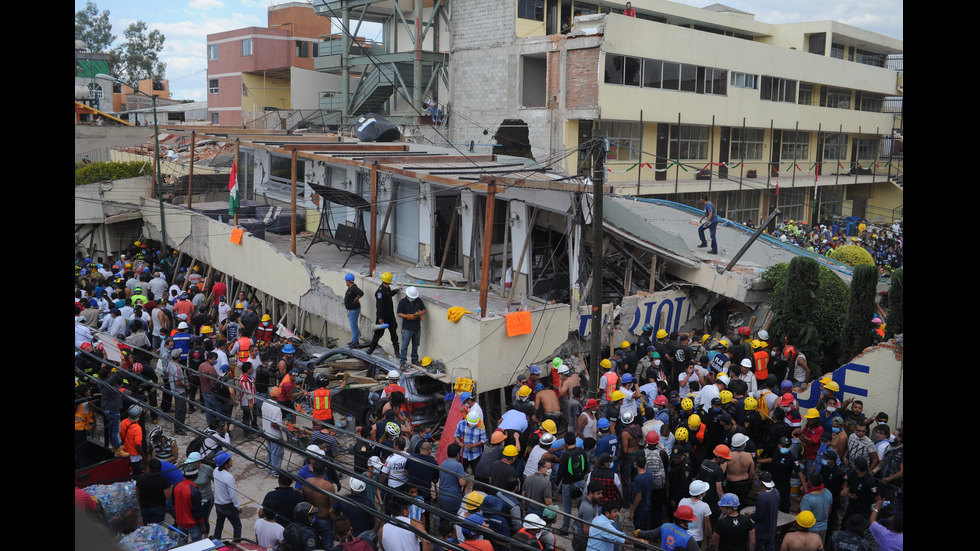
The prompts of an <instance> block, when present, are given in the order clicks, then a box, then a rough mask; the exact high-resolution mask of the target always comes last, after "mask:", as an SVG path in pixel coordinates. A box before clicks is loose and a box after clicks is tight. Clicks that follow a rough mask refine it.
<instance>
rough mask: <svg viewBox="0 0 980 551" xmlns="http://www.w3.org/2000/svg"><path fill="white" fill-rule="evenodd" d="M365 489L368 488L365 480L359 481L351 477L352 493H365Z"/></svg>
mask: <svg viewBox="0 0 980 551" xmlns="http://www.w3.org/2000/svg"><path fill="white" fill-rule="evenodd" d="M364 488H367V484H365V483H364V481H363V480H358V479H356V478H353V477H351V479H350V491H352V492H354V493H355V494H359V493H361V492H363V491H364Z"/></svg>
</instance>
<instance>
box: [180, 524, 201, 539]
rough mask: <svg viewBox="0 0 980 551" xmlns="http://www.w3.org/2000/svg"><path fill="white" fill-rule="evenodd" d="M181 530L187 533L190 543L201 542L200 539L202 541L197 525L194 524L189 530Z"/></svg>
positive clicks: (199, 528)
mask: <svg viewBox="0 0 980 551" xmlns="http://www.w3.org/2000/svg"><path fill="white" fill-rule="evenodd" d="M181 530H184V531H185V532H187V537H188V538H189V539H190V540H191V541H201V540H202V539H204V534H203V533H201V527H200V526H199V525H197V524H195V525H194V526H192V527H190V528H181Z"/></svg>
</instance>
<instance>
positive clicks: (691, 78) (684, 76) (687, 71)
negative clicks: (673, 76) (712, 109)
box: [681, 65, 698, 92]
mask: <svg viewBox="0 0 980 551" xmlns="http://www.w3.org/2000/svg"><path fill="white" fill-rule="evenodd" d="M697 82H698V67H697V65H681V91H682V92H694V91H695V90H697Z"/></svg>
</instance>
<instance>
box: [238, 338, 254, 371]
mask: <svg viewBox="0 0 980 551" xmlns="http://www.w3.org/2000/svg"><path fill="white" fill-rule="evenodd" d="M251 347H252V339H250V338H248V337H242V338H240V339H238V364H239V365H241V364H243V363H245V362H247V361H248V349H249V348H251Z"/></svg>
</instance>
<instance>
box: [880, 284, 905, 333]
mask: <svg viewBox="0 0 980 551" xmlns="http://www.w3.org/2000/svg"><path fill="white" fill-rule="evenodd" d="M904 289H905V268H899V269H897V270H895V272H894V273H892V288H891V290H889V291H888V319H887V320H886V323H885V338H887V339H890V338H892V337H894V336H895V335H900V334H902V333H904V332H905V313H904V310H905V290H904Z"/></svg>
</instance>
